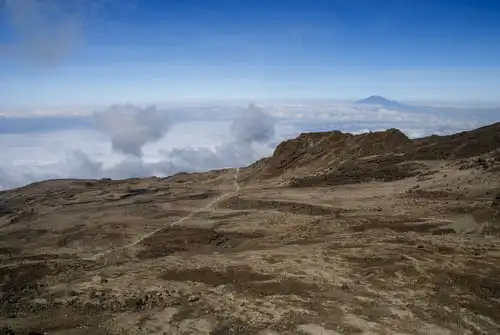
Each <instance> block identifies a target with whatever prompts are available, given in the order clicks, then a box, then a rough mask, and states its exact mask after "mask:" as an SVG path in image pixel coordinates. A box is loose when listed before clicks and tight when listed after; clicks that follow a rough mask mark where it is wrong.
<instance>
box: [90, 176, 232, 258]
mask: <svg viewBox="0 0 500 335" xmlns="http://www.w3.org/2000/svg"><path fill="white" fill-rule="evenodd" d="M239 174H240V168H237V169H236V171H235V173H234V177H233V178H234V179H233V184H234V191H231V192H227V193H224V194H223V195H221V196H219V197H217V198H215V199H214V200H212V201H211V202H210V203H209V204H207V205H206V206H204V207H201V208H198V209H197V210H194V211H192V212H191V213H189V214H188V215H186V216H184V217H182V218H180V219H179V220H177V221H175V222H173V223H171V224H170V227H173V226H176V225H178V224H180V223H182V222H184V221H186V220H188V219H190V218H192V217H193V216H194V215H196V214H198V213H200V212H203V211H206V210H210V211H211V212H213V209H211V208H212V207H213V206H214V205H215V204H217V203H218V202H219V201H221V200H223V199H225V198H227V197H228V196H232V195H234V194H236V193H238V192H239V191H240V184H239V183H238V177H239ZM163 229H165V227H159V228H157V229H155V230H153V231H152V232H149V233H147V234H145V235H143V236H142V237H140V238H139V239H137V240H135V241H133V242H131V243H128V244H126V245H123V246H121V247H119V248H114V249H113V248H112V249H107V250H104V251H101V252H99V253H97V254H95V255H92V256H90V257H86V258H83V260H92V261H95V260H98V259H99V258H100V257H102V256H105V255H107V254H110V253H112V252H116V251H122V250H125V249H128V248H131V247H134V246H136V245H138V244H139V243H141V242H142V241H144V240H145V239H147V238H149V237H151V236H153V235H156V234H158V233H159V232H160V231H162V230H163Z"/></svg>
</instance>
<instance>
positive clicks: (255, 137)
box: [0, 103, 485, 189]
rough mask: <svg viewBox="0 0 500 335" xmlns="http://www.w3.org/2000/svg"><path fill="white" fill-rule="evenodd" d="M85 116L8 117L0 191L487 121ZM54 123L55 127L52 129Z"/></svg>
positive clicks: (223, 112) (365, 115)
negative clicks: (334, 136)
mask: <svg viewBox="0 0 500 335" xmlns="http://www.w3.org/2000/svg"><path fill="white" fill-rule="evenodd" d="M90 119H91V120H92V122H89V118H88V117H87V118H82V119H78V118H75V119H73V120H71V121H68V118H67V117H65V118H46V119H45V122H44V123H43V125H42V126H40V127H39V128H38V131H36V129H33V127H34V124H35V123H37V122H35V123H34V122H33V121H32V120H31V118H29V117H28V118H25V120H24V121H23V120H21V118H18V119H16V122H14V123H12V122H11V123H10V124H14V125H15V129H14V130H15V131H13V132H9V131H8V129H3V128H1V127H0V152H1V154H0V155H1V158H2V160H0V188H4V189H5V188H11V187H16V186H20V185H24V184H26V183H29V182H33V181H38V180H43V179H49V178H103V177H110V178H129V177H147V176H152V175H156V176H167V175H171V174H174V173H177V172H182V171H184V172H190V171H207V170H211V169H219V168H227V167H237V166H245V165H248V164H251V163H253V162H254V161H255V160H258V159H260V158H262V157H264V156H268V155H271V154H272V151H273V150H274V147H275V146H276V145H277V144H278V143H279V142H280V141H282V140H284V139H286V138H291V137H294V136H296V135H298V134H299V133H300V132H308V131H322V130H332V129H339V130H342V131H348V132H353V133H359V132H363V131H375V130H383V129H387V128H392V127H396V128H399V129H401V130H402V131H403V132H405V133H406V134H407V135H409V136H410V137H420V136H426V135H430V134H448V133H454V132H457V131H461V130H466V129H472V128H475V127H478V126H480V125H482V124H484V123H485V122H484V121H481V120H480V119H477V118H474V117H457V116H454V117H448V116H444V115H430V114H419V113H415V112H412V113H405V112H401V111H395V110H388V109H384V108H380V107H373V106H363V107H361V106H356V105H349V104H331V103H303V104H290V103H289V104H285V103H282V104H267V105H265V104H260V105H259V106H256V105H250V106H249V107H248V106H246V107H245V106H243V105H234V104H221V105H218V106H216V105H189V106H185V107H182V106H175V107H172V106H170V107H169V106H164V107H161V108H159V107H158V108H156V107H140V106H132V105H117V106H112V107H110V108H107V109H105V110H102V111H98V112H96V113H94V114H93V115H92V117H91V118H90ZM79 120H80V121H81V122H80V121H79ZM207 120H210V121H207ZM52 123H54V124H56V125H57V127H49V125H50V124H52ZM80 123H81V124H80ZM64 124H66V125H67V129H66V130H63V129H64V127H63V125H64ZM5 130H7V131H5Z"/></svg>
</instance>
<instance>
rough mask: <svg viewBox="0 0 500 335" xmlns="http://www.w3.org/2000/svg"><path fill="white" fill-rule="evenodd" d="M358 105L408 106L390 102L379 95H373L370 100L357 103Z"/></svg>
mask: <svg viewBox="0 0 500 335" xmlns="http://www.w3.org/2000/svg"><path fill="white" fill-rule="evenodd" d="M356 103H357V104H365V105H380V106H383V107H393V108H394V107H405V106H406V105H404V104H402V103H400V102H398V101H395V100H389V99H386V98H384V97H382V96H379V95H372V96H369V97H368V98H365V99H362V100H358V101H356Z"/></svg>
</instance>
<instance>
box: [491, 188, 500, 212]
mask: <svg viewBox="0 0 500 335" xmlns="http://www.w3.org/2000/svg"><path fill="white" fill-rule="evenodd" d="M491 207H493V208H496V209H500V191H497V192H496V193H495V196H494V197H493V202H492V203H491Z"/></svg>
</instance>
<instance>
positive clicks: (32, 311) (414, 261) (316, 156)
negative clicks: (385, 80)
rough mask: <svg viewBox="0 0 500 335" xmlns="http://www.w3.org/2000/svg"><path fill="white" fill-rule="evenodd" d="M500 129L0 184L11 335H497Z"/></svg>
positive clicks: (306, 143) (310, 137)
mask: <svg viewBox="0 0 500 335" xmlns="http://www.w3.org/2000/svg"><path fill="white" fill-rule="evenodd" d="M499 182H500V124H499V123H497V124H493V125H490V126H488V127H484V128H480V129H476V130H473V131H470V132H464V133H460V134H455V135H451V136H431V137H427V138H423V139H417V140H410V139H408V138H407V137H406V136H405V135H404V134H403V133H401V132H400V131H398V130H396V129H390V130H387V131H385V132H376V133H367V134H361V135H352V134H345V133H341V132H338V131H334V132H325V133H310V134H302V135H300V136H299V137H298V138H296V139H293V140H290V141H286V142H283V143H282V144H280V145H279V146H278V147H277V149H276V151H275V153H274V154H273V156H272V157H269V158H265V159H263V160H260V161H258V162H256V163H255V164H252V165H251V166H248V167H245V168H240V169H227V170H219V171H210V172H206V173H196V174H177V175H174V176H172V177H168V178H155V177H152V178H147V179H129V180H106V179H103V180H51V181H45V182H40V183H35V184H31V185H28V186H25V187H22V188H19V189H13V190H9V191H4V192H0V262H1V263H0V334H75V335H76V334H96V335H98V334H213V335H215V334H217V335H219V334H220V335H222V334H261V335H264V334H268V335H271V334H312V335H314V334H328V335H337V334H400V335H402V334H498V333H500V184H499Z"/></svg>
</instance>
